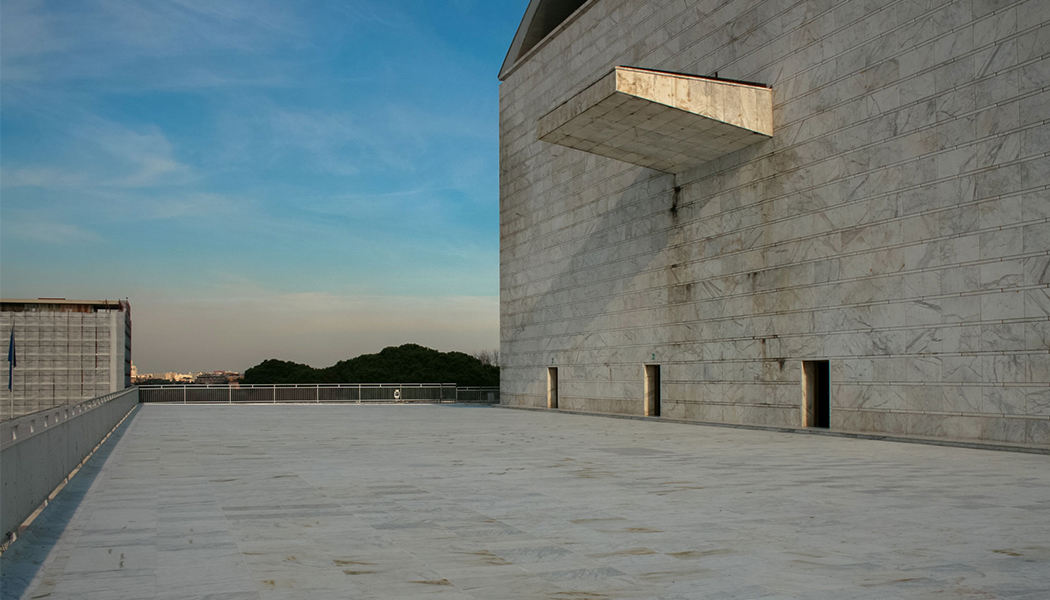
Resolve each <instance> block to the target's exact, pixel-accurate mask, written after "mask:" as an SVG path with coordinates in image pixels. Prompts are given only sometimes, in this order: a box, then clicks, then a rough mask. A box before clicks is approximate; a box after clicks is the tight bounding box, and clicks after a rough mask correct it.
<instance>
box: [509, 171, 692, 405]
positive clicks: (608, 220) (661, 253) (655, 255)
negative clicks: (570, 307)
mask: <svg viewBox="0 0 1050 600" xmlns="http://www.w3.org/2000/svg"><path fill="white" fill-rule="evenodd" d="M605 160H612V159H605ZM588 171H591V172H600V169H594V168H589V169H588ZM664 178H666V182H667V183H666V188H667V189H666V191H657V192H647V193H646V194H645V199H644V200H642V202H646V201H648V202H657V203H659V205H660V207H659V208H656V207H654V208H653V210H651V211H649V212H647V217H646V218H650V219H657V218H659V214H660V213H661V212H663V213H665V214H666V215H667V219H668V221H669V222H670V223H671V227H660V226H659V225H654V227H653V229H656V230H657V231H656V232H655V233H653V234H648V233H647V234H643V235H638V236H635V237H636V238H637V239H648V240H649V250H648V252H649V254H650V257H651V258H650V261H649V263H648V265H647V267H646V268H645V269H640V270H639V269H637V268H635V267H633V266H631V265H633V264H634V262H627V263H625V264H624V265H623V267H622V270H621V271H619V272H616V278H618V279H630V278H632V277H633V276H636V275H637V274H638V273H640V272H644V271H645V270H646V269H651V268H653V266H654V263H655V262H660V261H662V262H665V263H667V264H666V265H663V266H664V267H665V268H667V269H668V270H670V269H671V264H670V260H669V257H668V256H667V253H666V252H665V250H666V248H667V247H668V246H669V245H670V243H671V240H672V238H673V235H674V231H676V230H677V218H676V215H675V212H676V211H675V209H676V207H675V205H674V202H675V201H676V198H675V196H676V193H675V191H674V176H673V175H670V174H667V173H661V172H659V171H653V170H650V169H645V168H641V167H639V168H638V175H637V176H636V177H635V178H634V180H633V181H632V182H631V183H630V184H629V185H628V186H626V188H625V189H624V190H622V191H620V192H619V193H617V194H615V195H611V196H607V197H606V201H607V202H608V208H607V209H606V210H605V211H604V212H602V213H601V214H600V215H598V216H597V217H596V218H594V219H593V220H592V221H591V222H590V223H591V224H592V226H591V227H589V231H590V232H591V233H590V234H589V235H587V236H585V237H583V238H582V239H581V240H573V242H576V243H577V244H578V245H577V246H576V247H575V248H574V249H573V251H572V253H571V255H569V256H568V257H567V258H568V260H562V261H559V262H560V264H562V265H564V266H563V267H562V270H561V271H560V272H559V273H557V274H556V275H555V276H554V277H553V278H552V279H551V280H550V285H549V287H548V288H547V289H546V291H544V292H543V293H540V294H536V295H534V296H532V297H531V298H529V299H528V300H527V303H525V304H526V308H525V309H524V319H523V320H522V321H521V322H520V323H518V324H517V326H516V327H515V329H516V330H517V331H518V332H519V333H520V332H523V331H527V330H530V329H533V330H534V331H538V330H541V329H545V322H544V320H543V318H544V317H545V316H549V314H550V313H549V312H547V308H548V307H550V306H557V300H556V295H557V294H559V293H561V292H564V291H566V290H570V289H573V288H578V287H580V286H581V283H580V281H579V274H580V273H581V272H584V271H586V270H588V269H589V268H594V267H593V266H588V265H587V264H586V263H587V262H588V261H587V259H586V257H587V256H588V255H589V254H591V253H594V252H599V251H601V250H602V249H603V248H605V247H607V246H608V245H609V244H608V239H607V237H606V236H605V235H602V233H604V232H608V231H610V230H612V229H614V228H616V227H618V226H621V225H625V224H626V225H627V226H628V228H630V225H631V223H632V222H634V221H633V220H632V219H630V218H628V219H623V215H621V214H620V213H621V211H624V210H630V207H631V203H630V202H629V201H628V200H627V196H628V195H629V194H630V191H629V190H632V189H634V188H635V187H636V186H639V185H653V184H658V183H659V182H660V180H661V179H664ZM628 239H629V238H627V237H625V239H624V240H623V242H626V241H627V240H628ZM602 262H604V261H602ZM668 277H669V278H670V277H673V275H671V274H669V275H668ZM584 285H586V284H584ZM623 293H624V292H623V291H621V292H620V293H619V294H616V295H614V296H609V297H607V298H605V299H604V304H603V305H602V306H601V308H600V309H596V308H594V307H593V306H590V307H588V311H587V312H588V313H589V315H587V316H584V317H582V318H580V317H577V316H576V315H575V314H573V315H572V319H571V321H570V323H571V325H569V326H568V327H567V328H566V329H564V330H560V331H559V332H558V333H559V335H569V336H571V337H572V342H571V344H570V347H569V348H564V349H561V348H556V347H552V345H551V339H552V337H550V336H548V337H546V338H544V340H543V343H544V344H546V347H544V348H542V349H541V350H540V352H547V356H545V357H544V361H546V360H549V358H550V357H551V355H557V357H556V359H555V364H539V365H535V366H536V367H537V368H542V367H543V366H562V367H567V368H569V369H571V368H572V367H573V364H572V362H571V361H573V360H574V358H576V357H577V356H578V354H579V353H580V352H586V351H588V350H592V349H598V348H604V347H607V346H606V344H605V343H604V342H602V341H601V336H602V332H603V331H604V328H599V327H595V326H594V322H595V320H596V319H598V318H599V317H603V316H605V315H607V314H608V312H609V305H610V304H611V303H612V302H614V301H616V300H617V296H622V295H623ZM584 301H588V300H584ZM594 301H601V300H600V299H599V298H595V299H594ZM580 302H581V301H580V300H575V301H572V302H571V304H579V303H580ZM588 302H589V301H588ZM608 366H609V365H606V367H608ZM526 368H527V367H526ZM537 372H539V371H537ZM534 383H535V385H536V386H538V388H539V387H543V386H545V385H546V381H545V380H543V379H542V378H537V379H536V381H535V382H534ZM538 388H537V389H538ZM545 394H546V390H545V389H544V390H541V393H540V394H538V395H540V396H545ZM530 395H532V394H530ZM560 401H561V402H562V408H580V407H578V406H575V404H576V403H574V402H573V398H572V397H571V396H565V395H563V396H562V397H561V398H560ZM566 402H568V404H566ZM544 406H545V404H544Z"/></svg>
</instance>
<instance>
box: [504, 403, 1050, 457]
mask: <svg viewBox="0 0 1050 600" xmlns="http://www.w3.org/2000/svg"><path fill="white" fill-rule="evenodd" d="M492 406H494V407H497V408H509V409H511V410H527V411H534V412H552V413H559V414H567V415H579V416H584V417H606V418H610V419H630V420H634V421H649V422H652V423H677V424H679V425H701V426H704V427H723V428H726V429H750V430H753V431H773V432H777V433H795V434H802V435H822V436H829V437H840V438H851V439H857V440H875V441H882V442H900V443H904V444H924V445H927V446H947V447H951V448H969V449H971V450H995V451H998V452H1021V453H1024V454H1042V455H1045V456H1050V448H1040V447H1037V446H1019V445H1016V444H1002V443H987V442H974V441H967V440H954V439H941V438H927V437H912V436H901V435H888V434H876V433H861V432H852V431H829V430H827V429H809V428H801V427H770V426H767V425H742V424H737V423H712V422H709V421H688V420H685V419H669V418H667V417H643V416H640V415H617V414H612V413H595V412H584V411H579V410H565V409H561V408H557V409H552V408H537V407H533V406H509V405H505V404H493V405H492Z"/></svg>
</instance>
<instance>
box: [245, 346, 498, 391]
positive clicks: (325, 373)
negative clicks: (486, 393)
mask: <svg viewBox="0 0 1050 600" xmlns="http://www.w3.org/2000/svg"><path fill="white" fill-rule="evenodd" d="M241 382H242V383H246V384H266V383H455V384H457V385H493V386H494V385H499V367H496V366H493V365H486V364H483V363H482V361H480V360H478V359H477V358H475V357H473V356H470V355H469V354H464V353H462V352H439V351H437V350H433V349H431V348H425V347H423V346H420V345H418V344H405V345H403V346H396V347H395V346H391V347H389V348H384V349H383V350H382V351H381V352H379V353H378V354H362V355H361V356H358V357H357V358H351V359H349V360H341V361H339V362H337V363H336V364H334V365H332V366H330V367H326V368H323V369H315V368H313V367H311V366H309V365H303V364H299V363H294V362H288V361H283V360H276V359H269V360H264V361H263V362H261V363H259V364H258V365H256V366H254V367H252V368H250V369H248V370H247V371H245V372H244V377H243V378H242V379H241Z"/></svg>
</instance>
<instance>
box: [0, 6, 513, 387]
mask: <svg viewBox="0 0 1050 600" xmlns="http://www.w3.org/2000/svg"><path fill="white" fill-rule="evenodd" d="M527 4H528V2H527V0H513V1H510V2H496V3H492V2H485V1H483V0H448V1H439V2H434V1H432V0H416V1H380V0H375V1H369V0H358V1H351V2H345V3H344V2H335V3H330V2H266V1H261V2H254V1H253V2H248V1H231V2H222V3H214V2H206V1H203V0H167V1H163V0H162V1H158V2H150V3H140V2H133V1H116V2H42V1H33V0H11V1H5V2H4V3H3V5H2V6H0V107H2V112H0V295H2V296H3V297H4V298H37V297H64V298H69V299H124V298H125V297H126V298H128V299H129V300H130V302H131V307H132V318H133V326H134V335H133V346H134V347H133V359H134V362H135V365H136V367H137V368H138V369H139V371H140V372H164V371H179V372H186V371H211V370H217V369H228V370H236V371H243V370H244V369H246V368H248V367H250V366H253V365H255V364H258V363H259V362H261V361H262V360H265V359H267V358H279V359H282V360H291V361H295V362H301V363H306V364H310V365H312V366H315V367H325V366H329V365H331V364H334V363H335V362H336V361H339V360H343V359H347V358H352V357H354V356H357V355H359V354H362V353H369V352H378V351H379V350H381V349H382V348H384V347H387V346H393V345H400V344H404V343H417V344H422V345H424V346H429V347H431V348H435V349H438V350H442V351H450V350H458V351H462V352H468V353H469V352H475V351H478V350H485V349H494V348H498V346H499V215H498V211H499V190H498V179H499V163H498V161H499V157H498V110H499V107H498V91H499V82H498V81H497V72H498V70H499V67H500V64H501V63H502V61H503V57H504V54H505V52H506V50H507V47H508V46H509V44H510V41H511V38H512V37H513V35H514V31H515V29H516V28H517V26H518V23H519V22H520V19H521V16H522V14H523V13H524V11H525V8H526V5H527Z"/></svg>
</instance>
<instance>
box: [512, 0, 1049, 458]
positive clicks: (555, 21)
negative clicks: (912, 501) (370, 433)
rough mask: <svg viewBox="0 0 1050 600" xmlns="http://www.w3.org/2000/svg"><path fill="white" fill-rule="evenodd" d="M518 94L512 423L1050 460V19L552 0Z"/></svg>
mask: <svg viewBox="0 0 1050 600" xmlns="http://www.w3.org/2000/svg"><path fill="white" fill-rule="evenodd" d="M499 78H500V80H501V82H502V83H501V86H500V295H501V303H500V304H501V313H500V331H501V348H500V351H501V363H502V364H501V367H502V368H501V398H502V402H503V404H508V405H515V406H528V407H549V408H560V409H572V410H578V411H587V412H600V413H617V414H636V415H642V414H648V415H660V416H664V417H671V418H676V419H687V420H696V421H704V422H714V423H736V424H753V425H764V426H777V427H822V428H830V429H832V430H841V431H857V432H873V433H887V434H897V435H906V436H931V437H936V438H957V439H969V440H984V441H995V442H1001V443H1015V444H1027V445H1037V446H1050V224H1048V218H1050V187H1048V186H1050V154H1048V151H1050V2H1046V1H1045V0H1015V1H1010V0H994V1H993V0H934V1H924V2H914V1H910V0H899V1H893V0H889V1H880V2H871V1H868V0H533V1H532V2H531V3H530V4H529V7H528V9H527V12H526V14H525V17H524V19H523V21H522V23H521V26H520V28H519V29H518V31H517V34H516V35H515V37H514V40H513V42H512V44H511V47H510V51H509V53H508V54H507V57H506V60H505V62H504V64H503V67H502V69H501V72H500V75H499ZM698 435H702V434H701V433H699V432H698Z"/></svg>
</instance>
